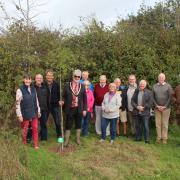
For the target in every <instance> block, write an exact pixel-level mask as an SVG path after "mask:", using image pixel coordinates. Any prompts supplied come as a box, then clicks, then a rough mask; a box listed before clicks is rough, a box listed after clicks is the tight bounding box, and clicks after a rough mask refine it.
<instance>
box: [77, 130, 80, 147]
mask: <svg viewBox="0 0 180 180" xmlns="http://www.w3.org/2000/svg"><path fill="white" fill-rule="evenodd" d="M80 136H81V129H76V143H77V144H78V145H81V140H80Z"/></svg>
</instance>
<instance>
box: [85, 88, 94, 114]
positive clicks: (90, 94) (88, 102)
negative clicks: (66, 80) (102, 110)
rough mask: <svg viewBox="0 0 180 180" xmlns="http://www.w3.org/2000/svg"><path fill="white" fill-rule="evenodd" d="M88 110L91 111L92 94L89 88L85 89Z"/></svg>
mask: <svg viewBox="0 0 180 180" xmlns="http://www.w3.org/2000/svg"><path fill="white" fill-rule="evenodd" d="M86 97H87V107H88V109H87V110H88V112H93V105H94V95H93V92H92V91H91V90H89V89H88V90H86Z"/></svg>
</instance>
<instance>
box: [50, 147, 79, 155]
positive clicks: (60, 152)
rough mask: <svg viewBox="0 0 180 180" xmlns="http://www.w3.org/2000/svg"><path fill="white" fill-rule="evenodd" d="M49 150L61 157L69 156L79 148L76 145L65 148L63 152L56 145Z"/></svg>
mask: <svg viewBox="0 0 180 180" xmlns="http://www.w3.org/2000/svg"><path fill="white" fill-rule="evenodd" d="M48 150H49V151H50V152H53V153H56V154H59V155H67V154H70V153H73V152H74V151H76V150H77V147H76V146H75V145H68V147H64V148H63V150H62V149H61V147H60V146H57V145H56V146H53V147H50V148H48Z"/></svg>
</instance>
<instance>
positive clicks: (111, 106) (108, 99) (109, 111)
mask: <svg viewBox="0 0 180 180" xmlns="http://www.w3.org/2000/svg"><path fill="white" fill-rule="evenodd" d="M120 106H121V97H120V96H119V94H118V93H117V92H116V84H115V83H110V84H109V92H107V93H106V94H105V96H104V99H103V102H102V126H101V130H102V135H101V140H100V142H104V140H105V139H106V128H107V126H108V124H109V123H110V134H111V141H110V143H111V144H113V143H114V139H115V137H116V124H117V119H118V118H119V108H120Z"/></svg>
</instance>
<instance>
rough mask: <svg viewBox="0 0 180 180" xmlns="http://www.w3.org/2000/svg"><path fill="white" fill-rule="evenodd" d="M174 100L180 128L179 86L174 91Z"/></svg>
mask: <svg viewBox="0 0 180 180" xmlns="http://www.w3.org/2000/svg"><path fill="white" fill-rule="evenodd" d="M174 99H175V103H176V119H177V124H178V125H179V126H180V85H178V86H177V87H176V88H175V90H174Z"/></svg>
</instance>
